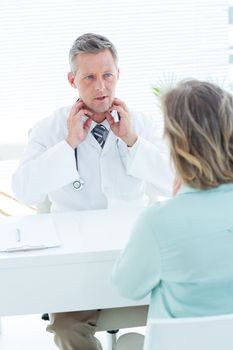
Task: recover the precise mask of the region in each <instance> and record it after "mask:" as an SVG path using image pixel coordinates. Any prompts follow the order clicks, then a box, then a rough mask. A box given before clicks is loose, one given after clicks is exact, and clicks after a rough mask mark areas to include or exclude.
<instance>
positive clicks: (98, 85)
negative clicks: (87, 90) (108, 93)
mask: <svg viewBox="0 0 233 350" xmlns="http://www.w3.org/2000/svg"><path fill="white" fill-rule="evenodd" d="M95 89H96V91H103V90H104V89H105V82H104V80H103V79H97V80H96V82H95Z"/></svg>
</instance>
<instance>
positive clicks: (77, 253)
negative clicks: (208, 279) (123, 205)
mask: <svg viewBox="0 0 233 350" xmlns="http://www.w3.org/2000/svg"><path fill="white" fill-rule="evenodd" d="M139 212H140V211H139V210H136V209H133V210H132V209H130V210H128V209H127V210H126V209H124V210H96V211H82V212H69V213H62V214H40V215H50V216H51V218H52V220H53V222H54V225H55V227H56V230H57V232H58V235H59V237H60V240H61V246H60V247H59V248H50V249H46V250H41V251H31V252H20V253H3V254H0V279H1V288H0V315H1V316H4V315H17V314H32V313H43V312H63V311H75V310H91V309H104V308H114V307H126V306H133V305H145V304H147V303H148V300H142V301H140V302H131V301H129V300H127V299H124V298H121V297H120V296H119V295H118V293H117V291H116V290H115V288H114V287H113V286H112V285H111V281H110V276H111V270H112V267H113V264H114V261H115V260H116V258H117V256H118V255H119V253H120V251H121V250H122V248H123V247H124V246H125V243H126V242H127V239H128V237H129V235H130V232H131V228H132V226H133V224H134V222H135V220H136V218H137V216H138V214H139ZM38 217H39V215H38ZM3 220H4V221H5V220H8V221H9V223H10V222H11V221H12V220H15V218H4V219H1V221H0V230H1V222H3ZM33 229H35V230H36V229H37V228H36V227H34V228H33ZM38 234H40V233H39V232H38Z"/></svg>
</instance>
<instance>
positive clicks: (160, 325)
mask: <svg viewBox="0 0 233 350" xmlns="http://www.w3.org/2000/svg"><path fill="white" fill-rule="evenodd" d="M171 349H179V350H232V349H233V315H221V316H208V317H195V318H194V317H192V318H176V319H174V318H173V319H148V323H147V328H146V336H145V344H144V348H143V350H171Z"/></svg>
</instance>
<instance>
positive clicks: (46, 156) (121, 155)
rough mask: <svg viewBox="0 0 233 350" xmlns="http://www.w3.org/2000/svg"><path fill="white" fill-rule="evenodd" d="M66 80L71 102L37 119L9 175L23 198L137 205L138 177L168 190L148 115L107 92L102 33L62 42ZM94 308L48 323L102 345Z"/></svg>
mask: <svg viewBox="0 0 233 350" xmlns="http://www.w3.org/2000/svg"><path fill="white" fill-rule="evenodd" d="M69 58H70V67H71V71H70V72H69V73H68V80H69V83H70V85H71V86H72V87H73V88H77V89H78V92H79V97H80V98H79V100H78V101H77V102H76V103H75V104H74V105H73V106H72V107H64V108H60V109H59V110H57V111H55V112H54V113H53V114H52V115H51V116H50V117H49V118H47V119H43V120H41V121H40V122H38V123H37V124H36V125H35V126H34V128H33V129H32V130H31V132H30V136H29V143H28V146H27V148H26V150H25V153H24V155H23V157H22V160H21V162H20V164H19V167H18V169H17V170H16V172H15V174H14V175H13V179H12V186H13V190H14V192H15V194H16V196H17V197H18V198H19V199H20V200H21V201H22V202H23V203H26V204H28V205H29V204H37V203H40V202H42V201H44V199H45V198H46V196H48V197H49V200H50V201H51V211H53V212H55V211H56V212H61V211H70V210H90V209H103V208H109V207H116V206H118V207H119V206H122V205H125V206H139V205H141V206H142V205H143V194H144V184H145V181H147V182H150V183H152V184H153V185H154V186H155V188H156V189H157V191H158V193H160V194H164V195H170V194H171V191H172V182H173V173H172V171H171V169H170V165H169V158H168V153H167V149H166V148H165V146H164V144H163V143H162V142H161V140H159V139H158V138H156V137H155V136H154V130H153V126H152V125H153V124H152V121H151V120H150V119H149V118H147V117H145V116H144V115H142V114H140V113H135V112H131V111H129V110H128V108H127V106H126V104H125V103H124V102H123V101H121V100H120V99H118V98H116V97H115V88H116V84H117V81H118V79H119V68H118V62H117V52H116V49H115V47H114V45H113V44H112V43H111V42H110V41H109V40H108V39H107V38H106V37H103V36H101V35H96V34H84V35H82V36H80V37H79V38H77V39H76V40H75V42H74V44H73V46H72V48H71V50H70V55H69ZM99 313H100V311H96V310H93V311H87V312H72V313H58V314H54V315H52V323H51V325H50V326H49V327H48V330H49V331H51V332H53V333H54V334H55V343H56V344H57V346H58V347H59V348H60V349H63V350H68V349H69V350H97V349H102V347H101V344H100V343H99V341H98V340H97V339H96V338H95V337H94V332H95V325H96V323H97V320H98V317H99Z"/></svg>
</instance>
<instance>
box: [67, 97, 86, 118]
mask: <svg viewBox="0 0 233 350" xmlns="http://www.w3.org/2000/svg"><path fill="white" fill-rule="evenodd" d="M83 106H84V102H83V101H80V100H79V101H77V102H75V104H74V105H73V106H72V107H71V110H70V114H69V117H70V116H72V115H75V114H76V113H78V112H79V111H80V109H82V108H83Z"/></svg>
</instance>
